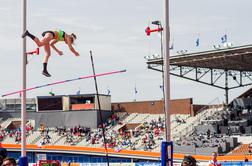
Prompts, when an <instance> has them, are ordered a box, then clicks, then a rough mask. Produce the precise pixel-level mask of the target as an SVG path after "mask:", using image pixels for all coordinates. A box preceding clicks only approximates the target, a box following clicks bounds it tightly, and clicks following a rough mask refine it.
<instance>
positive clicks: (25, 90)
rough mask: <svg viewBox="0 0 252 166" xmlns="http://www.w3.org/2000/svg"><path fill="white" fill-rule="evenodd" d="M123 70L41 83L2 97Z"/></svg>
mask: <svg viewBox="0 0 252 166" xmlns="http://www.w3.org/2000/svg"><path fill="white" fill-rule="evenodd" d="M123 72H126V70H118V71H112V72H106V73H101V74H96V75H89V76H81V77H79V78H73V79H69V80H63V81H57V82H54V83H50V84H45V85H39V86H35V87H32V88H26V89H22V90H18V91H15V92H10V93H6V94H4V95H2V97H6V96H10V95H14V94H17V93H22V92H27V91H31V90H34V89H39V88H43V87H47V86H52V85H57V84H64V83H67V82H72V81H77V80H82V79H87V78H93V77H100V76H105V75H111V74H118V73H123Z"/></svg>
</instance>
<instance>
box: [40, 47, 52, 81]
mask: <svg viewBox="0 0 252 166" xmlns="http://www.w3.org/2000/svg"><path fill="white" fill-rule="evenodd" d="M44 49H45V53H46V55H45V57H44V61H43V72H42V74H43V75H45V76H47V77H51V75H50V74H49V73H48V71H47V63H48V60H49V58H50V56H51V49H50V45H49V43H48V44H46V45H44Z"/></svg>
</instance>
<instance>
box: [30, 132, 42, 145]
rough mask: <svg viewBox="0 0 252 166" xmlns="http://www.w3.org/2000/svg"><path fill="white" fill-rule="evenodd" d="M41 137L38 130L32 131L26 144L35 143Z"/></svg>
mask: <svg viewBox="0 0 252 166" xmlns="http://www.w3.org/2000/svg"><path fill="white" fill-rule="evenodd" d="M42 137H43V135H42V134H41V132H40V131H34V132H33V134H31V137H30V139H27V140H28V142H27V143H28V144H32V145H35V144H37V143H38V141H39V140H40V139H41V138H42Z"/></svg>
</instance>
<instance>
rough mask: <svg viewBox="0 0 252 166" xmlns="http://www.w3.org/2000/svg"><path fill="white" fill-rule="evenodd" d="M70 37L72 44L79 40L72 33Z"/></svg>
mask: <svg viewBox="0 0 252 166" xmlns="http://www.w3.org/2000/svg"><path fill="white" fill-rule="evenodd" d="M70 36H71V41H72V44H74V41H75V40H76V39H77V37H76V35H75V34H74V33H72V34H71V35H70Z"/></svg>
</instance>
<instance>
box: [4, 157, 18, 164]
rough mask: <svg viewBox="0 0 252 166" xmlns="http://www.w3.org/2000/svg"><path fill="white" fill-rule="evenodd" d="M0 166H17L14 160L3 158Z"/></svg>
mask: <svg viewBox="0 0 252 166" xmlns="http://www.w3.org/2000/svg"><path fill="white" fill-rule="evenodd" d="M1 166H17V162H16V160H15V159H14V158H5V159H4V160H3V163H2V165H1Z"/></svg>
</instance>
